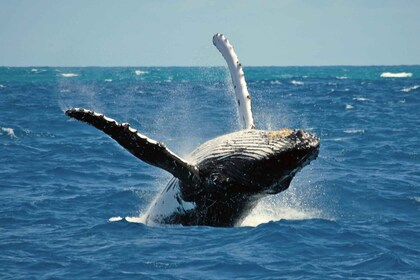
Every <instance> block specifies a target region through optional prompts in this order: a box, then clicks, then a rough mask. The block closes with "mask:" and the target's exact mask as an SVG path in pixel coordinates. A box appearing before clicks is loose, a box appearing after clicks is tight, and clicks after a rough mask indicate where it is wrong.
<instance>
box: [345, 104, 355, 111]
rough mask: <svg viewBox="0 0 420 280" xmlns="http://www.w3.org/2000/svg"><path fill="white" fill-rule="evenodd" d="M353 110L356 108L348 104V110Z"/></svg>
mask: <svg viewBox="0 0 420 280" xmlns="http://www.w3.org/2000/svg"><path fill="white" fill-rule="evenodd" d="M351 109H354V106H352V105H350V104H346V110H351Z"/></svg>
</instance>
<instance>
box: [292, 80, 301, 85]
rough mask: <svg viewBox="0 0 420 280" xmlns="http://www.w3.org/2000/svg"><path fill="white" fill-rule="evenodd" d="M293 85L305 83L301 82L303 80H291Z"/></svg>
mask: <svg viewBox="0 0 420 280" xmlns="http://www.w3.org/2000/svg"><path fill="white" fill-rule="evenodd" d="M290 83H291V84H292V85H295V86H301V85H303V84H304V83H303V82H301V81H295V80H292V81H291V82H290Z"/></svg>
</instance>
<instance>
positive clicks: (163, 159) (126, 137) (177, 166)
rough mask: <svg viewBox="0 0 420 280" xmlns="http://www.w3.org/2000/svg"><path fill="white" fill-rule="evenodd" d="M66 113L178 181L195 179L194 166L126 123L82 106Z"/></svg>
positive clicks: (195, 171)
mask: <svg viewBox="0 0 420 280" xmlns="http://www.w3.org/2000/svg"><path fill="white" fill-rule="evenodd" d="M66 115H67V116H69V117H72V118H75V119H77V120H79V121H83V122H86V123H88V124H90V125H93V126H94V127H96V128H97V129H99V130H102V131H103V132H105V133H106V134H108V135H109V136H111V137H112V138H113V139H114V140H115V141H117V142H118V143H119V144H120V145H121V146H123V147H124V148H125V149H127V150H128V151H129V152H130V153H131V154H133V155H134V156H136V157H137V158H139V159H141V160H142V161H144V162H146V163H149V164H151V165H154V166H157V167H159V168H162V169H164V170H166V171H168V172H169V173H171V174H172V175H174V176H175V177H177V178H178V179H180V180H181V181H185V182H188V181H189V182H191V181H197V180H199V177H198V169H197V167H195V166H193V165H190V164H189V163H188V162H186V161H185V160H183V159H181V158H180V157H178V156H177V155H176V154H174V153H173V152H171V151H170V150H169V149H167V148H166V147H165V145H164V144H162V143H160V142H157V141H155V140H152V139H150V138H148V137H146V136H144V135H142V134H140V133H138V132H137V130H135V129H133V128H131V127H130V126H129V124H128V123H122V124H119V123H118V122H116V121H115V120H113V119H110V118H107V117H105V116H104V115H101V114H98V113H95V112H93V111H90V110H85V109H82V108H72V109H69V110H67V111H66Z"/></svg>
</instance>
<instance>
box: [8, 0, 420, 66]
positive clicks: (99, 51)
mask: <svg viewBox="0 0 420 280" xmlns="http://www.w3.org/2000/svg"><path fill="white" fill-rule="evenodd" d="M215 33H223V34H225V35H226V37H227V38H228V39H229V40H230V42H231V43H232V44H233V46H234V48H235V51H236V53H237V54H238V57H239V59H240V60H241V62H242V64H243V65H244V66H295V65H297V66H312V65H319V66H324V65H401V64H410V65H411V64H420V1H418V0H398V1H397V0H335V1H333V0H294V1H292V0H259V1H257V0H253V1H250V0H241V1H234V0H232V1H227V0H207V1H206V0H179V1H176V0H153V1H146V0H144V1H140V0H118V1H117V0H112V1H111V0H71V1H70V0H67V1H64V0H37V1H35V0H0V66H221V65H224V61H223V58H222V57H221V56H220V54H219V53H218V51H217V50H216V48H214V46H213V44H212V36H213V34H215Z"/></svg>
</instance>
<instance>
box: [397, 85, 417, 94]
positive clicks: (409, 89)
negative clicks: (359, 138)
mask: <svg viewBox="0 0 420 280" xmlns="http://www.w3.org/2000/svg"><path fill="white" fill-rule="evenodd" d="M418 88H420V86H419V85H415V86H412V87H406V88H403V89H402V90H401V91H402V92H410V91H412V90H416V89H418Z"/></svg>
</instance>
